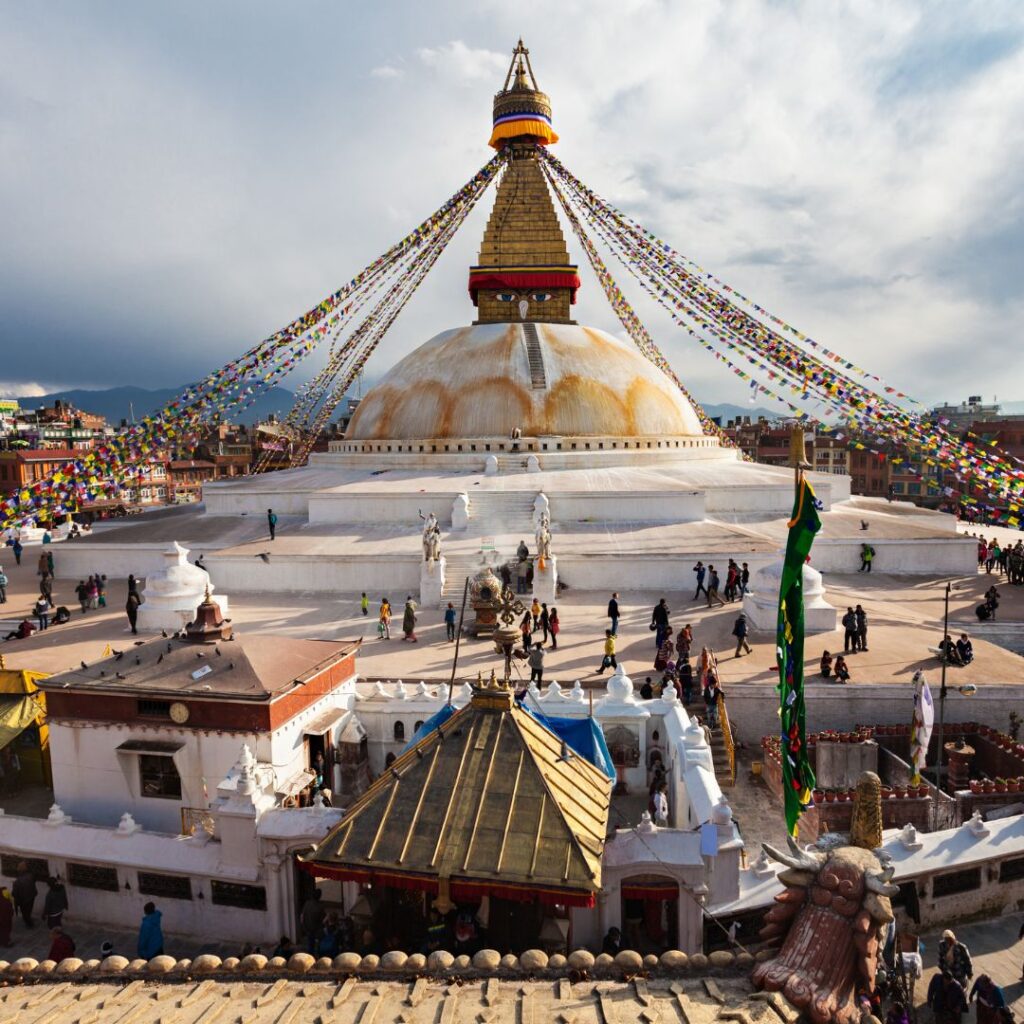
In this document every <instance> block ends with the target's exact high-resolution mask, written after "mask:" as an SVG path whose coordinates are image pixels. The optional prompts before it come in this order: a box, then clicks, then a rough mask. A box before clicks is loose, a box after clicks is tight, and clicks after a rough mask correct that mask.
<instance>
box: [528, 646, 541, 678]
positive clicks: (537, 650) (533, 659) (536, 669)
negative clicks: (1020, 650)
mask: <svg viewBox="0 0 1024 1024" xmlns="http://www.w3.org/2000/svg"><path fill="white" fill-rule="evenodd" d="M526 660H527V661H528V662H529V664H530V682H531V683H536V684H537V685H538V686H540V684H541V683H542V682H543V681H544V641H543V640H542V641H540V642H539V643H536V644H534V645H533V650H532V651H530V653H529V655H528V656H527V659H526Z"/></svg>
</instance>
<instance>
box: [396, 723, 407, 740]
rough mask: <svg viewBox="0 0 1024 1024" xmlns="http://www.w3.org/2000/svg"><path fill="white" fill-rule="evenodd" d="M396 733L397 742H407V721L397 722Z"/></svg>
mask: <svg viewBox="0 0 1024 1024" xmlns="http://www.w3.org/2000/svg"><path fill="white" fill-rule="evenodd" d="M394 734H395V742H396V743H403V742H405V723H404V722H395V728H394Z"/></svg>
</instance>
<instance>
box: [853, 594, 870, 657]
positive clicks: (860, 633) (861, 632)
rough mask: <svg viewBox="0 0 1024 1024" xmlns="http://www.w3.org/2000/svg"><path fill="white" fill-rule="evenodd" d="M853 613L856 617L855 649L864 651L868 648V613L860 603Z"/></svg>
mask: <svg viewBox="0 0 1024 1024" xmlns="http://www.w3.org/2000/svg"><path fill="white" fill-rule="evenodd" d="M854 615H855V616H856V617H857V650H858V651H866V650H867V649H868V613H867V612H866V611H864V609H863V608H862V607H861V606H860V605H857V607H856V609H854Z"/></svg>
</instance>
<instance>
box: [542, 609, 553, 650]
mask: <svg viewBox="0 0 1024 1024" xmlns="http://www.w3.org/2000/svg"><path fill="white" fill-rule="evenodd" d="M540 628H541V630H542V631H543V633H544V643H547V642H548V635H549V634H550V632H551V613H550V612H549V611H548V606H547V604H546V603H543V602H542V603H541V606H540Z"/></svg>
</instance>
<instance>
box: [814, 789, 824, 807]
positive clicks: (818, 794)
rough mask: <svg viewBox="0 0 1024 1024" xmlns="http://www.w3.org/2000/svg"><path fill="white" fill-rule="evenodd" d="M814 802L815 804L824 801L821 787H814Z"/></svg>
mask: <svg viewBox="0 0 1024 1024" xmlns="http://www.w3.org/2000/svg"><path fill="white" fill-rule="evenodd" d="M814 802H815V803H816V804H820V803H824V802H825V790H823V789H816V790H815V791H814Z"/></svg>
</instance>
